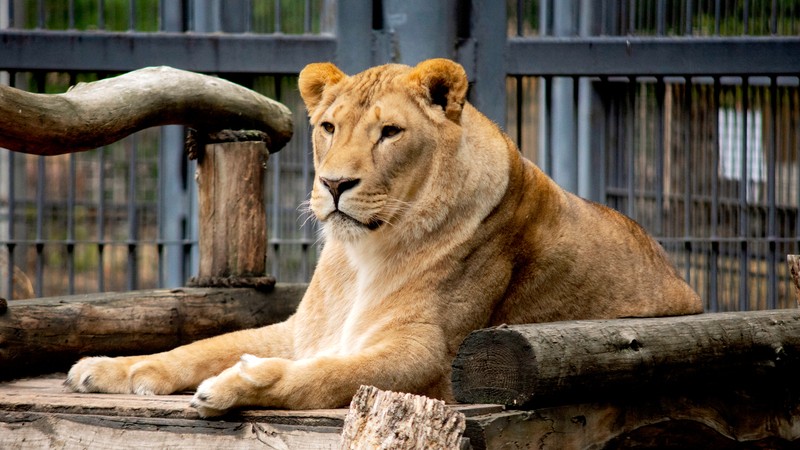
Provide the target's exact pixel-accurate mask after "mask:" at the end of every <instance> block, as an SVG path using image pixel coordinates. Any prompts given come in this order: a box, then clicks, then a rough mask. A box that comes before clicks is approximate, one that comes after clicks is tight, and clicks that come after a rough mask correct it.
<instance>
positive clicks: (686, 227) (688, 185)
mask: <svg viewBox="0 0 800 450" xmlns="http://www.w3.org/2000/svg"><path fill="white" fill-rule="evenodd" d="M685 80H686V81H685V82H686V85H685V90H684V92H683V117H684V119H683V152H684V155H685V158H686V159H685V162H684V164H686V165H687V166H691V164H692V151H691V148H692V94H693V92H692V91H693V89H692V79H691V77H688V76H687V77H686V78H685ZM692 178H693V177H692V176H691V175H689V174H686V176H685V177H684V187H683V189H684V193H683V236H684V241H683V249H684V264H685V267H684V278H685V279H686V282H687V283H691V275H692V251H693V248H692V205H693V203H694V198H693V195H692Z"/></svg>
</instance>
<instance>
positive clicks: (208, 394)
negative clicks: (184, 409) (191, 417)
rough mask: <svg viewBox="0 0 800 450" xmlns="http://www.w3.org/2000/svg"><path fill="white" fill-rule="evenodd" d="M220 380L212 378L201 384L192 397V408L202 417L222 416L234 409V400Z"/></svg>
mask: <svg viewBox="0 0 800 450" xmlns="http://www.w3.org/2000/svg"><path fill="white" fill-rule="evenodd" d="M228 370H230V369H228ZM218 378H219V377H211V378H209V379H207V380H205V381H203V382H202V383H200V386H198V387H197V392H195V393H194V397H192V402H191V406H192V408H195V409H196V410H197V412H198V413H200V416H201V417H215V416H221V415H223V414H225V413H226V412H227V410H228V409H230V408H231V407H233V404H234V399H233V398H232V397H231V396H230V393H226V392H225V388H224V387H222V386H220V385H219V383H218V381H217V380H218Z"/></svg>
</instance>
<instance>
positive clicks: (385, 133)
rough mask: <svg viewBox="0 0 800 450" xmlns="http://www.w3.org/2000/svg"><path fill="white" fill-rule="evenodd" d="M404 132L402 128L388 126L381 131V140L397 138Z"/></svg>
mask: <svg viewBox="0 0 800 450" xmlns="http://www.w3.org/2000/svg"><path fill="white" fill-rule="evenodd" d="M401 131H403V130H402V129H401V128H400V127H396V126H394V125H386V126H385V127H383V129H381V139H384V138H390V137H394V136H397V135H398V134H400V132H401Z"/></svg>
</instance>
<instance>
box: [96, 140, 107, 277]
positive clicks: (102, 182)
mask: <svg viewBox="0 0 800 450" xmlns="http://www.w3.org/2000/svg"><path fill="white" fill-rule="evenodd" d="M97 166H98V168H97V183H98V186H97V192H98V196H97V291H98V292H105V290H106V284H105V258H104V257H103V256H104V253H103V251H104V250H105V245H106V244H105V239H106V222H105V219H106V148H105V147H102V148H100V149H98V150H97Z"/></svg>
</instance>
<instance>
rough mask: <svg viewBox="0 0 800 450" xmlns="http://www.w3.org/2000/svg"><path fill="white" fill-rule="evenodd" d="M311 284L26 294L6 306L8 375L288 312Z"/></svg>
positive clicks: (3, 326)
mask: <svg viewBox="0 0 800 450" xmlns="http://www.w3.org/2000/svg"><path fill="white" fill-rule="evenodd" d="M305 287H306V286H305V285H287V284H279V285H277V286H276V287H275V289H274V291H272V292H270V293H266V292H260V291H256V290H254V289H230V288H226V289H202V288H182V289H173V290H166V289H160V290H151V291H134V292H128V293H101V294H91V295H73V296H67V297H52V298H44V299H33V300H19V301H15V302H11V303H10V304H9V305H8V311H6V313H5V314H0V379H9V378H18V377H20V376H23V375H30V374H35V373H49V372H53V371H58V370H64V369H66V368H68V367H69V365H70V364H72V363H74V362H75V361H76V360H77V359H78V358H80V357H82V356H89V355H106V356H116V355H125V354H144V353H154V352H160V351H164V350H168V349H171V348H173V347H176V346H178V345H182V344H186V343H189V342H192V341H195V340H198V339H202V338H206V337H210V336H214V335H218V334H222V333H225V332H229V331H234V330H240V329H243V328H253V327H259V326H264V325H267V324H270V323H275V322H280V321H283V320H285V319H286V318H288V317H289V316H290V315H291V314H293V313H294V311H295V310H296V308H297V305H298V304H299V303H300V299H301V298H302V296H303V294H304V292H305Z"/></svg>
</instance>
